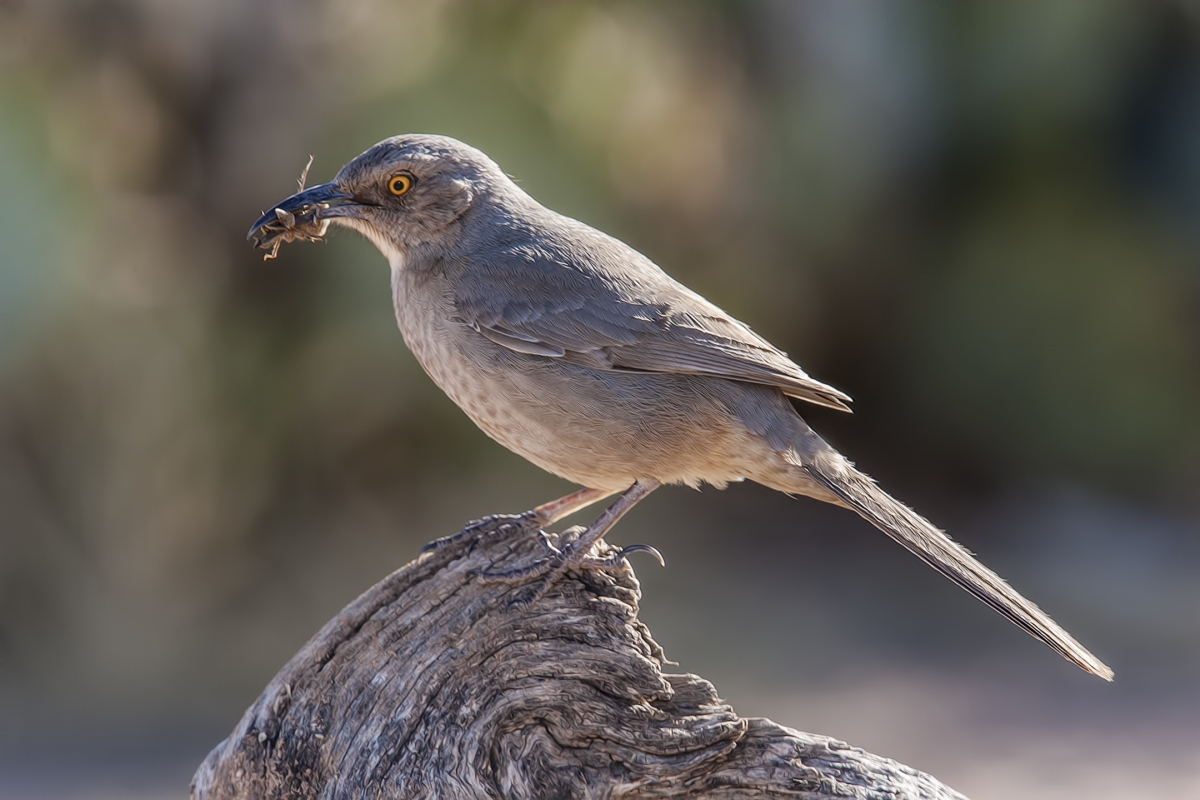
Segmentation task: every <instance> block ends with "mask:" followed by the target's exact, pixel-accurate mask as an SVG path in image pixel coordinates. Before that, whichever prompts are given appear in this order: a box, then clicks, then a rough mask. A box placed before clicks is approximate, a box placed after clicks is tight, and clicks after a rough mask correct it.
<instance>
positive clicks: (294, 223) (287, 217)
mask: <svg viewBox="0 0 1200 800" xmlns="http://www.w3.org/2000/svg"><path fill="white" fill-rule="evenodd" d="M359 206H360V204H359V203H357V202H355V200H354V197H353V195H350V194H348V193H346V192H344V191H342V190H341V189H340V188H338V186H337V185H336V184H334V183H322V184H320V185H318V186H313V187H311V188H309V189H305V190H304V191H302V192H297V193H296V194H294V195H292V196H291V197H288V198H287V199H285V200H282V201H281V202H279V203H277V204H276V205H275V206H274V207H272V208H271V209H270V210H269V211H267V212H266V213H264V214H263V215H262V216H261V217H259V218H258V219H257V220H256V221H255V222H254V224H253V225H252V226H251V227H250V231H249V233H247V234H246V238H247V239H253V240H255V244H257V245H258V246H259V247H262V248H267V247H270V246H271V245H272V243H274V242H275V241H276V240H277V239H280V238H282V239H284V240H285V241H292V240H293V239H317V238H320V237H321V236H323V235H324V233H325V228H326V227H327V226H328V224H329V223H328V221H327V220H329V218H331V217H348V216H354V215H355V213H356V209H357V208H358V207H359Z"/></svg>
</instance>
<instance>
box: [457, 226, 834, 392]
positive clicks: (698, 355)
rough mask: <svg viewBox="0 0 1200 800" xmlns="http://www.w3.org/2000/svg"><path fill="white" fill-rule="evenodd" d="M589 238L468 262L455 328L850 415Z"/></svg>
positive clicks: (754, 343) (743, 332)
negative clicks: (735, 385)
mask: <svg viewBox="0 0 1200 800" xmlns="http://www.w3.org/2000/svg"><path fill="white" fill-rule="evenodd" d="M577 224H578V223H577ZM581 227H582V226H581ZM586 232H587V234H589V236H588V238H587V240H586V241H585V244H589V245H591V246H590V247H585V248H580V247H579V242H578V240H577V239H575V240H573V241H572V246H571V248H570V249H569V251H567V250H566V249H565V248H563V249H560V248H555V247H554V246H553V244H552V243H551V245H550V246H546V245H539V246H538V247H536V248H535V247H530V246H510V247H505V248H502V249H498V250H496V251H493V252H492V253H490V254H489V255H488V256H487V257H484V258H480V257H473V258H472V259H470V262H469V263H467V264H464V265H462V267H461V269H462V273H461V277H460V279H459V280H457V281H455V282H454V285H455V290H454V297H453V300H454V305H455V307H456V309H457V311H458V315H459V318H460V320H461V321H462V322H464V323H466V324H467V325H470V326H471V327H472V328H474V329H475V330H477V331H478V332H479V333H480V334H481V335H483V336H486V337H487V338H488V339H490V340H491V341H493V342H495V343H496V344H499V345H502V346H504V347H507V348H509V349H511V350H515V351H517V352H521V353H528V354H530V355H536V356H544V357H547V358H562V359H565V360H570V361H574V362H577V363H581V364H585V365H588V366H591V367H594V368H598V369H614V370H639V371H644V372H658V373H673V374H680V375H713V376H716V377H721V378H726V379H729V380H734V381H743V382H746V383H757V384H762V385H764V386H773V387H776V388H778V389H780V390H782V391H783V392H784V393H785V394H788V395H790V396H792V397H796V398H799V399H802V400H806V401H808V402H811V403H816V404H818V405H822V406H828V407H830V408H836V409H839V410H841V411H849V410H850V409H849V407H848V406H847V405H846V403H847V402H849V401H850V398H849V397H848V396H847V395H845V394H843V393H842V392H839V391H838V390H837V389H834V388H833V387H831V386H827V385H825V384H823V383H821V382H820V381H816V380H813V379H812V378H810V377H809V376H808V375H807V374H806V373H805V372H804V370H802V369H801V368H800V367H799V366H798V365H796V364H795V363H794V362H792V361H791V359H789V358H788V357H787V354H785V353H784V352H782V351H781V350H779V349H777V348H776V347H774V346H772V345H771V344H770V343H769V342H767V341H766V340H765V339H763V338H762V337H761V336H759V335H758V334H756V333H754V331H752V330H750V328H749V327H748V326H746V325H745V324H743V323H741V322H739V321H738V320H736V319H734V318H733V317H731V316H729V315H728V314H726V313H725V312H724V311H722V310H721V309H719V308H717V307H716V306H715V305H713V304H712V303H710V302H708V301H707V300H705V299H704V298H703V297H701V296H700V295H698V294H696V293H695V292H693V291H691V290H690V289H688V288H687V287H685V286H683V285H682V284H680V283H678V282H676V281H675V280H673V279H672V278H671V277H670V276H668V275H667V274H666V273H665V272H663V271H662V270H660V269H659V268H658V267H657V266H655V265H654V264H653V263H652V262H650V261H649V260H648V259H646V258H645V257H644V256H642V255H641V254H640V253H638V252H637V251H635V250H633V249H631V248H629V247H627V246H626V245H624V244H622V243H621V242H618V241H617V240H615V239H611V238H609V237H607V236H604V235H603V234H600V233H599V232H597V231H594V230H592V229H590V228H589V229H587V231H586ZM581 250H582V252H581ZM564 252H569V253H570V255H569V257H567V256H564V255H563V253H564ZM581 259H585V260H586V261H584V262H583V263H581Z"/></svg>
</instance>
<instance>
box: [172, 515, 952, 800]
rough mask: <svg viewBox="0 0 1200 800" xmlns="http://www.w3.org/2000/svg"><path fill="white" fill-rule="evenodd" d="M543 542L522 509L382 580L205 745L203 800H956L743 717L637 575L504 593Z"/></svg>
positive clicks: (619, 572)
mask: <svg viewBox="0 0 1200 800" xmlns="http://www.w3.org/2000/svg"><path fill="white" fill-rule="evenodd" d="M550 539H551V541H554V540H555V536H554V535H553V534H551V536H550ZM600 547H601V548H607V547H608V545H606V544H603V543H602V544H601V545H600ZM608 552H612V551H608ZM542 553H543V549H542V547H541V545H540V544H539V542H538V541H537V539H536V537H535V535H534V531H532V530H529V529H528V528H525V527H523V526H522V524H521V523H518V522H514V521H513V518H497V519H491V520H485V521H482V522H480V523H475V524H473V525H471V526H468V527H467V528H466V529H464V531H463V532H462V533H461V534H459V535H458V536H456V537H453V538H452V539H450V540H442V543H441V544H440V546H437V547H436V548H434V549H432V550H429V551H428V552H425V553H423V554H422V555H421V556H420V557H418V558H417V559H416V560H415V561H413V562H411V563H410V564H408V565H407V566H405V567H403V568H401V569H400V570H398V571H396V572H394V573H392V574H391V575H389V576H388V577H387V578H385V579H384V580H382V581H381V582H380V583H378V584H377V585H376V586H374V587H372V588H371V589H370V590H368V591H367V592H366V593H365V594H364V595H362V596H361V597H359V598H358V599H357V600H355V601H354V602H353V603H351V604H350V605H349V606H347V607H346V608H345V609H344V610H343V611H342V612H341V613H340V614H338V615H337V616H336V617H334V618H333V619H332V620H330V621H329V622H328V623H327V624H326V625H325V627H324V628H322V629H321V631H320V632H319V633H317V635H316V636H314V637H313V638H312V639H311V640H310V641H309V642H308V644H306V645H305V646H304V648H303V649H301V650H300V652H299V653H297V654H296V655H295V656H294V657H293V658H292V660H291V661H290V662H288V664H287V665H286V666H285V667H284V668H283V669H282V670H281V671H280V672H279V674H278V675H276V676H275V678H274V680H272V681H271V683H270V684H269V685H268V686H267V688H266V689H265V690H264V691H263V693H262V695H261V696H260V697H259V699H258V701H257V702H255V703H254V705H252V706H251V707H250V708H249V709H248V710H247V711H246V713H245V715H244V716H243V717H242V720H241V722H240V723H239V724H238V726H237V728H236V729H235V730H234V731H233V733H232V734H230V736H229V737H228V738H227V739H225V741H223V742H222V743H221V744H220V745H218V746H217V747H216V749H214V750H213V751H212V753H210V754H209V756H208V758H207V759H205V761H204V763H203V764H202V765H201V766H200V768H199V770H198V771H197V772H196V775H195V777H194V778H193V780H192V798H193V800H226V799H232V798H247V799H249V798H254V800H283V798H289V799H290V798H323V799H324V800H335V799H336V800H350V799H351V798H355V799H357V798H381V799H382V798H485V797H487V798H499V797H505V798H593V797H595V798H609V797H638V798H642V797H647V798H648V797H689V798H698V797H703V798H747V797H793V798H795V797H799V798H860V799H862V800H865V799H866V798H873V799H874V798H878V799H879V800H884V798H886V799H887V800H899V799H900V798H938V799H939V800H942V799H945V800H949V798H957V799H958V800H964V799H963V798H962V795H960V794H958V793H957V792H955V791H953V790H952V789H949V788H947V787H945V786H943V785H942V784H941V783H939V782H938V781H937V780H935V779H934V778H932V777H930V776H928V775H925V774H923V773H921V772H917V771H916V770H914V769H911V768H909V767H906V766H903V765H901V764H897V763H896V762H894V761H890V760H888V759H886V758H881V757H879V756H875V755H871V754H870V753H866V752H864V751H862V750H860V749H857V748H853V747H850V746H849V745H847V744H845V743H843V742H839V741H836V740H834V739H830V738H827V737H824V736H816V735H813V734H808V733H800V732H798V731H795V730H792V729H790V728H785V727H782V726H780V725H777V724H775V723H774V722H771V721H769V720H765V719H745V718H743V717H739V716H738V715H737V714H736V713H734V710H733V709H732V708H730V707H729V706H728V705H726V704H724V703H722V702H721V701H720V700H719V699H718V698H717V693H716V691H715V689H714V688H713V686H712V684H710V683H709V682H708V681H706V680H704V679H703V678H700V677H697V676H695V675H673V674H666V673H664V672H663V671H662V669H663V666H664V661H665V659H664V657H663V653H662V650H661V648H659V646H658V645H657V644H656V643H655V642H654V640H653V639H652V638H651V636H650V631H649V630H648V629H647V628H646V626H645V625H643V624H642V623H641V622H640V621H639V620H638V618H637V610H638V600H639V599H640V596H641V593H640V591H639V587H638V583H637V579H636V577H635V576H634V574H633V571H632V570H631V569H628V568H624V569H614V570H611V571H604V572H597V571H584V572H581V573H579V574H576V573H570V574H569V575H568V576H567V578H566V579H564V580H562V581H561V582H560V583H558V584H557V585H556V586H555V587H554V588H553V589H552V590H551V591H550V592H549V593H548V594H547V595H546V596H545V597H544V598H542V599H540V600H538V601H537V602H535V603H532V604H529V605H520V604H515V605H514V604H512V601H513V600H514V599H515V598H519V597H521V596H522V593H523V592H524V593H527V592H528V587H523V586H520V585H516V586H510V585H505V584H502V583H496V582H488V581H486V580H482V579H481V578H480V576H479V574H478V572H479V571H480V570H497V569H506V568H510V567H513V566H521V565H524V564H528V563H529V562H531V561H532V560H533V559H535V558H537V557H539V556H540V555H541V554H542Z"/></svg>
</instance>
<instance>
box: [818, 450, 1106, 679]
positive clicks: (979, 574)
mask: <svg viewBox="0 0 1200 800" xmlns="http://www.w3.org/2000/svg"><path fill="white" fill-rule="evenodd" d="M803 462H804V463H803V464H802V465H801V466H802V468H803V469H804V471H805V472H807V473H808V475H809V477H811V478H812V479H813V480H814V481H816V482H817V483H818V484H819V485H820V486H822V487H823V488H825V489H826V490H828V491H829V492H831V493H832V494H833V495H835V496H836V497H837V498H838V499H839V500H840V501H841V502H843V503H845V504H846V505H847V506H849V507H850V508H851V509H853V510H854V511H856V512H858V514H859V515H860V516H862V517H863V518H864V519H866V520H867V521H868V522H870V523H871V524H872V525H874V526H875V527H876V528H879V530H881V531H883V532H884V533H886V534H887V535H888V536H890V537H892V538H893V539H895V540H896V541H897V542H899V543H900V544H901V545H903V546H904V547H905V548H906V549H908V551H909V552H911V553H912V554H914V555H915V556H917V558H919V559H921V560H922V561H924V562H925V563H926V564H928V565H929V566H931V567H933V568H934V569H936V570H937V571H938V572H940V573H942V574H943V575H945V576H946V577H947V578H949V579H950V580H952V581H954V582H955V583H957V584H958V585H959V586H961V587H962V588H964V589H966V590H967V591H968V592H970V593H971V594H973V595H975V596H976V597H977V598H979V599H980V600H982V601H983V602H984V603H986V604H988V605H989V606H991V607H992V608H994V609H996V610H997V611H999V612H1000V613H1001V614H1003V615H1004V616H1006V617H1008V618H1009V619H1010V620H1012V621H1013V622H1014V623H1016V625H1017V626H1019V627H1020V628H1022V629H1024V630H1025V631H1026V632H1028V633H1030V634H1031V635H1033V636H1035V637H1036V638H1038V639H1041V640H1042V641H1043V642H1045V643H1046V644H1047V645H1049V646H1050V647H1052V648H1054V649H1055V650H1057V651H1058V652H1059V653H1061V654H1062V656H1063V657H1064V658H1066V659H1067V660H1068V661H1072V662H1074V663H1075V664H1077V665H1079V666H1080V667H1081V668H1083V669H1084V670H1086V671H1087V672H1090V673H1092V674H1093V675H1096V676H1098V677H1101V678H1103V679H1104V680H1106V681H1111V680H1112V677H1113V672H1112V670H1111V669H1109V668H1108V667H1107V666H1105V664H1104V663H1103V662H1102V661H1100V659H1098V658H1096V657H1095V656H1094V655H1092V654H1091V653H1090V652H1088V650H1087V648H1085V647H1084V646H1083V645H1081V644H1079V642H1077V641H1075V639H1074V638H1073V637H1072V636H1071V634H1069V633H1067V632H1066V631H1065V630H1063V629H1062V628H1060V627H1059V626H1058V624H1057V623H1055V622H1054V620H1052V619H1050V617H1048V616H1047V615H1046V614H1045V613H1044V612H1043V611H1042V610H1041V609H1040V608H1038V607H1037V606H1036V605H1034V604H1033V603H1031V602H1030V601H1028V600H1026V599H1025V598H1024V597H1022V596H1021V595H1020V594H1019V593H1018V592H1017V591H1016V590H1015V589H1013V588H1012V587H1011V586H1009V585H1008V584H1007V583H1005V582H1004V579H1002V578H1001V577H1000V576H999V575H997V574H996V573H994V572H992V571H991V570H990V569H988V568H987V567H985V566H984V565H983V564H980V563H979V562H978V561H976V560H975V559H974V558H973V557H972V556H971V554H970V553H969V552H968V551H967V549H966V548H965V547H963V546H962V545H960V544H958V543H957V542H955V541H954V540H952V539H951V538H950V537H949V536H947V535H946V534H945V533H943V532H942V531H940V530H938V529H937V528H935V527H934V526H933V525H932V524H931V523H930V522H929V521H928V520H926V519H925V518H924V517H922V516H920V515H919V514H917V513H916V512H915V511H913V510H912V509H910V508H908V507H907V506H905V505H904V504H903V503H900V502H899V501H897V500H895V499H894V498H893V497H891V496H890V495H889V494H887V492H885V491H883V490H882V489H880V488H879V487H878V486H876V485H875V482H874V481H873V480H871V478H869V477H867V476H866V475H864V474H862V473H861V472H859V471H858V470H856V469H854V467H853V466H852V465H851V464H850V462H848V461H847V460H846V459H845V458H843V457H842V456H841V455H840V454H839V453H837V452H836V451H835V450H833V449H832V448H829V447H828V446H825V447H823V448H820V449H819V450H818V451H817V452H815V453H810V454H809V455H808V456H807V457H805V458H803Z"/></svg>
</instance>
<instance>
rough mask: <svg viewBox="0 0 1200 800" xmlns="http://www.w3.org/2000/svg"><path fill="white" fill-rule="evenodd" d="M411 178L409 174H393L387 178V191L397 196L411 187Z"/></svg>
mask: <svg viewBox="0 0 1200 800" xmlns="http://www.w3.org/2000/svg"><path fill="white" fill-rule="evenodd" d="M412 185H413V179H412V176H411V175H405V174H404V173H403V172H401V173H400V174H399V175H393V176H392V177H391V178H390V179H389V180H388V191H389V192H391V193H392V194H394V195H396V196H397V197H399V196H400V195H402V194H405V193H407V192H408V190H409V189H411V188H412Z"/></svg>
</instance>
